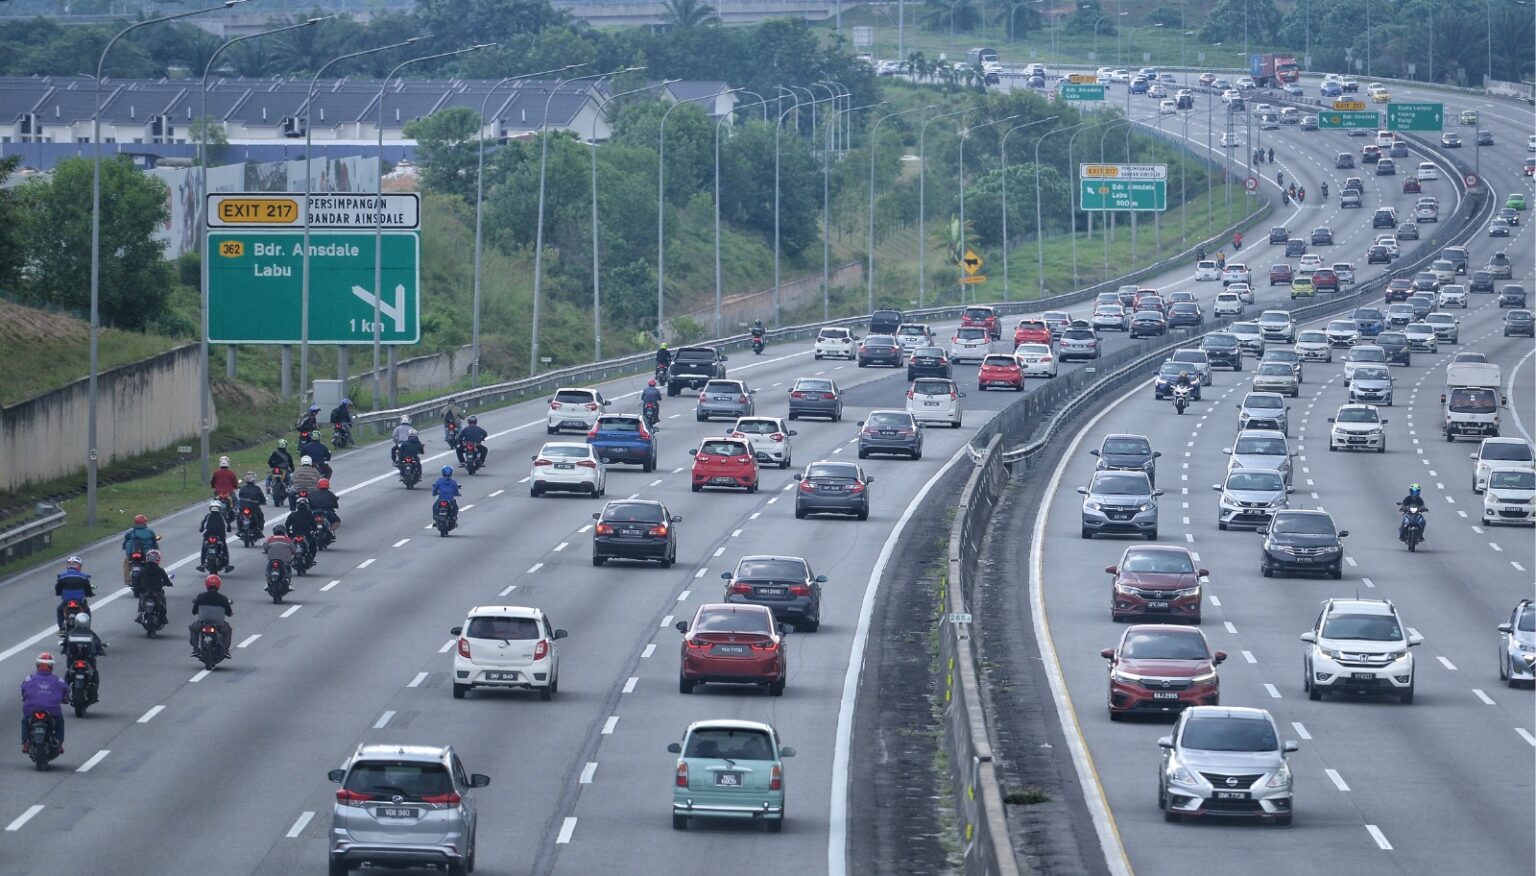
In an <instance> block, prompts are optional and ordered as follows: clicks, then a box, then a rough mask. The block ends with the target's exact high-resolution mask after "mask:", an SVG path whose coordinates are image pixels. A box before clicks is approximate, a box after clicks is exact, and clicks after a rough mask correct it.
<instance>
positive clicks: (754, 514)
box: [747, 511, 763, 520]
mask: <svg viewBox="0 0 1536 876" xmlns="http://www.w3.org/2000/svg"><path fill="white" fill-rule="evenodd" d="M761 516H763V512H761V511H753V512H752V516H751V517H748V518H747V519H748V520H756V519H757V518H759V517H761Z"/></svg>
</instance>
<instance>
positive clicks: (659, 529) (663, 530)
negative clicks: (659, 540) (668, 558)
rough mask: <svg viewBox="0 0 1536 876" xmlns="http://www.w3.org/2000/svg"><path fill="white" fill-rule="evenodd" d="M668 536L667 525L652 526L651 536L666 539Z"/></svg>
mask: <svg viewBox="0 0 1536 876" xmlns="http://www.w3.org/2000/svg"><path fill="white" fill-rule="evenodd" d="M666 534H667V525H666V524H665V523H663V524H661V525H660V526H652V527H651V535H656V536H663V537H665V536H666Z"/></svg>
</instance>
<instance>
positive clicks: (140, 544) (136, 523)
mask: <svg viewBox="0 0 1536 876" xmlns="http://www.w3.org/2000/svg"><path fill="white" fill-rule="evenodd" d="M159 540H160V536H158V535H155V531H154V530H153V529H150V528H149V518H148V517H145V516H144V515H143V514H138V515H135V516H134V518H133V528H132V529H129V530H128V531H127V532H125V533H123V583H124V584H127V583H129V580H130V579H129V577H128V570H129V567H130V563H129V562H128V558H129V557H130V556H132V555H133V552H134V551H138V552H139V553H144V552H145V551H148V550H149V549H150V548H153V547H154V546H155V542H157V541H159Z"/></svg>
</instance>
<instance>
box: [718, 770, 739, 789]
mask: <svg viewBox="0 0 1536 876" xmlns="http://www.w3.org/2000/svg"><path fill="white" fill-rule="evenodd" d="M741 775H742V774H741V773H715V784H717V785H721V786H723V787H727V788H739V787H741Z"/></svg>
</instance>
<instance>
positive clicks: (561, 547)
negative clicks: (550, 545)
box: [555, 541, 571, 551]
mask: <svg viewBox="0 0 1536 876" xmlns="http://www.w3.org/2000/svg"><path fill="white" fill-rule="evenodd" d="M570 546H571V543H570V542H568V541H562V542H560V543H559V544H557V545H555V550H557V551H563V550H565V549H566V548H568V547H570Z"/></svg>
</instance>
